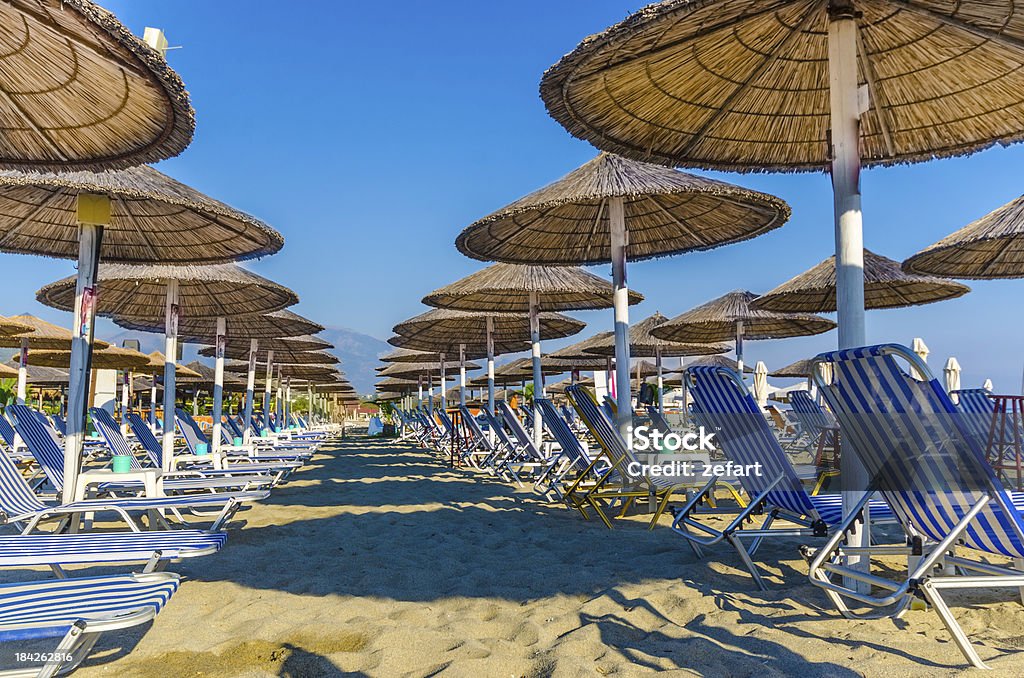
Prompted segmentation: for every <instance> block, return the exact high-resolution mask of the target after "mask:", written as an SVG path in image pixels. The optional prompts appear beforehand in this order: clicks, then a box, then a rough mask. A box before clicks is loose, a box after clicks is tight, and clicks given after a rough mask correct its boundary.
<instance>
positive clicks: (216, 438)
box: [210, 318, 228, 452]
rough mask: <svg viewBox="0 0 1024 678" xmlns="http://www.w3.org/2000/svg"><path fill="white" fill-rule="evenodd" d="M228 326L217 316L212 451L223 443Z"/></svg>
mask: <svg viewBox="0 0 1024 678" xmlns="http://www.w3.org/2000/svg"><path fill="white" fill-rule="evenodd" d="M227 332H228V327H227V321H226V320H225V319H224V318H217V339H216V341H215V342H214V344H213V350H214V363H213V433H212V436H213V449H212V450H210V451H211V452H216V451H218V450H220V445H221V427H222V426H223V424H221V421H220V420H221V415H222V414H223V411H224V351H225V350H226V349H227V342H228V337H227Z"/></svg>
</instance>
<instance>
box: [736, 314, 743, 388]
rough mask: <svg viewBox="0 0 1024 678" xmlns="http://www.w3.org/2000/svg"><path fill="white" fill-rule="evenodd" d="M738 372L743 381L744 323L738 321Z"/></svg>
mask: <svg viewBox="0 0 1024 678" xmlns="http://www.w3.org/2000/svg"><path fill="white" fill-rule="evenodd" d="M736 371H737V372H739V374H740V379H743V321H742V320H737V321H736Z"/></svg>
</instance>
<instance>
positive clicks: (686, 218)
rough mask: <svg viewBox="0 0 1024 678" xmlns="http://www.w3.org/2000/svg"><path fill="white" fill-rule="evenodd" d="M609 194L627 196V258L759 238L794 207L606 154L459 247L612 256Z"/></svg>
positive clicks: (515, 256) (525, 258)
mask: <svg viewBox="0 0 1024 678" xmlns="http://www.w3.org/2000/svg"><path fill="white" fill-rule="evenodd" d="M611 198H621V199H622V201H623V208H624V210H625V224H626V229H627V230H628V232H629V254H628V258H629V260H630V261H637V260H641V259H650V258H652V257H657V256H663V255H667V254H675V253H681V252H691V251H696V250H708V249H712V248H714V247H719V246H721V245H726V244H728V243H733V242H739V241H741V240H746V239H748V238H754V237H756V236H758V235H761V234H762V233H764V232H766V231H769V230H771V229H773V228H778V227H779V226H782V224H784V223H786V220H787V219H789V214H790V211H789V207H788V206H787V205H786V203H785V202H783V201H782V200H780V199H779V198H776V197H774V196H771V195H767V194H765V193H758V192H757V191H751V190H748V189H745V188H740V187H739V186H733V185H731V184H727V183H724V182H721V181H715V180H713V179H707V178H705V177H699V176H695V175H692V174H684V173H683V172H679V171H677V170H674V169H668V168H665V167H661V166H658V165H652V164H649V163H645V162H637V161H635V160H628V159H626V158H623V157H620V156H616V155H610V154H607V153H602V154H600V155H599V156H597V157H596V158H594V159H593V160H591V161H590V162H588V163H586V164H585V165H583V166H582V167H579V168H578V169H576V170H574V171H572V172H570V173H569V174H567V175H566V176H564V177H562V178H561V179H559V180H558V181H556V182H554V183H552V184H550V185H549V186H546V187H544V188H542V189H540V190H539V191H536V192H534V193H531V194H530V195H528V196H526V197H524V198H521V199H520V200H517V201H516V202H514V203H512V204H511V205H509V206H508V207H505V208H504V209H501V210H499V211H497V212H495V213H493V214H491V215H489V216H487V217H484V218H483V219H481V220H480V221H477V222H476V223H474V224H472V225H471V226H469V227H468V228H467V229H466V230H464V231H463V232H462V233H461V234H459V237H458V239H457V240H456V241H455V246H456V247H458V249H459V251H460V252H462V253H463V254H465V255H466V256H469V257H472V258H474V259H483V260H491V261H505V262H510V263H520V264H554V265H573V264H583V265H587V264H598V263H603V262H608V261H610V260H611V230H612V229H611V225H610V217H609V209H608V201H609V199H611Z"/></svg>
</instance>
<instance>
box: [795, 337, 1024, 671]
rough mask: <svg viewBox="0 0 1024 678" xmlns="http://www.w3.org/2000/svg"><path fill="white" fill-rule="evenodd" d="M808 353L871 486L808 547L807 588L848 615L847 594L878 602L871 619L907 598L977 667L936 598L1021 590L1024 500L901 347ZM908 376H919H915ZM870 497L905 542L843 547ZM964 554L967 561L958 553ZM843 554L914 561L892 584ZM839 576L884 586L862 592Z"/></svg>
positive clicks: (920, 364)
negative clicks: (826, 377)
mask: <svg viewBox="0 0 1024 678" xmlns="http://www.w3.org/2000/svg"><path fill="white" fill-rule="evenodd" d="M815 360H816V362H820V363H827V364H830V365H831V366H832V370H833V383H832V384H825V383H818V388H819V389H821V391H822V393H823V395H824V397H825V400H826V401H827V402H828V404H829V406H830V407H831V409H832V411H833V412H834V413H835V414H836V417H837V418H838V420H839V423H840V426H842V429H843V432H844V435H845V439H846V440H845V445H846V447H847V449H848V450H849V452H850V453H852V454H856V455H857V458H858V459H859V460H860V461H861V462H862V463H863V465H864V467H865V468H866V470H867V472H868V476H869V477H870V478H871V482H870V485H869V487H867V488H865V489H867V490H868V492H867V493H866V496H865V498H864V499H863V500H862V501H861V502H860V505H858V507H857V509H855V510H854V511H852V512H851V513H850V515H849V516H847V517H846V519H845V520H844V521H843V522H842V523H841V524H840V525H839V526H838V529H837V530H836V532H835V534H834V535H833V537H832V539H830V540H829V541H828V543H827V544H826V545H825V546H824V547H822V548H821V549H819V550H817V551H814V550H811V549H807V550H806V556H807V558H808V560H809V561H810V578H811V583H813V584H815V585H816V586H819V587H821V588H822V589H824V590H825V592H826V593H827V594H828V596H829V598H830V599H831V600H832V602H833V603H835V605H836V606H837V607H838V609H839V610H840V612H841V613H842V614H843V615H844V616H847V617H855V616H857V615H856V614H855V613H854V612H853V611H852V610H851V609H850V608H849V607H848V604H847V601H854V602H856V603H859V604H860V605H865V606H869V607H872V608H876V611H875V612H874V613H873V614H872V615H870V616H879V615H882V614H888V615H891V616H899V615H900V614H901V613H902V612H903V611H904V610H905V609H906V608H907V607H908V606H909V605H910V603H911V601H912V600H913V599H914V598H915V597H923V598H924V599H925V600H926V601H927V602H928V603H929V604H930V606H931V608H932V609H934V610H935V612H936V613H937V614H938V615H939V617H940V619H941V620H942V623H943V624H944V625H945V627H946V629H947V630H948V631H949V633H950V634H951V635H952V637H953V640H954V642H955V643H956V645H957V647H958V648H959V649H960V651H961V652H962V653H963V655H964V657H966V658H967V660H968V661H969V662H970V663H971V664H972V665H973V666H976V667H979V668H985V664H984V663H983V662H982V660H981V657H980V656H979V655H978V653H977V651H976V650H975V648H974V647H973V646H972V645H971V642H970V640H969V639H968V638H967V634H966V633H964V630H963V629H962V628H961V627H960V625H959V624H958V623H957V621H956V619H955V618H954V617H953V614H952V612H951V611H950V609H949V607H948V604H947V602H946V600H945V599H944V597H943V594H944V592H946V591H948V590H951V589H952V590H956V589H965V588H974V589H980V588H1011V589H1014V592H1015V593H1018V594H1019V592H1020V587H1022V586H1024V518H1022V515H1021V505H1022V504H1024V496H1022V495H1020V494H1019V493H1018V494H1011V493H1009V492H1007V491H1006V490H1004V489H1003V487H1002V485H1001V484H1000V482H999V479H998V478H997V477H996V475H995V472H994V471H993V470H992V468H991V467H989V465H988V464H987V463H986V462H985V456H984V452H983V450H982V448H981V447H980V445H979V443H978V439H977V437H976V436H975V435H974V434H973V433H972V432H971V431H970V429H969V427H968V425H967V424H966V423H965V421H964V417H963V416H962V414H960V413H959V411H958V410H957V409H956V407H955V406H954V405H953V403H952V401H950V399H949V396H947V395H946V393H945V391H944V389H943V388H942V385H941V384H939V382H938V381H937V380H936V379H934V378H933V377H932V376H931V373H930V372H929V370H928V366H927V365H926V364H925V363H924V361H922V360H921V359H920V358H919V357H918V356H917V354H915V353H914V352H913V351H911V350H910V349H908V348H906V347H904V346H898V345H895V344H887V345H881V346H868V347H864V348H855V349H849V350H843V351H838V352H833V353H825V354H822V355H820V356H818V357H817V358H816V359H815ZM897 360H899V362H897ZM901 363H906V364H908V365H909V367H910V368H911V369H904V368H902V367H901ZM915 372H916V373H917V374H919V375H921V376H922V378H921V379H917V378H915V377H912V376H911V374H912V373H915ZM816 381H818V382H821V380H820V379H816ZM873 494H880V495H881V496H882V497H884V498H885V500H886V502H887V503H888V504H889V505H890V506H891V507H892V511H893V513H894V514H895V516H896V518H897V519H898V520H899V522H900V524H901V525H902V526H903V529H904V531H905V532H906V534H907V537H908V540H909V546H907V547H899V548H897V547H879V546H875V545H871V546H866V547H862V548H858V549H853V548H848V547H846V546H845V545H844V544H843V541H844V539H845V537H846V532H847V530H848V529H849V528H850V527H851V526H852V525H853V524H854V522H855V521H856V520H857V519H858V518H859V513H860V508H861V507H862V506H863V505H865V503H866V502H867V501H868V499H869V498H870V497H871V496H872V495H873ZM870 512H871V514H873V513H874V508H872V509H871V510H870ZM872 517H873V515H872ZM965 550H969V551H970V555H971V557H968V556H967V555H963V554H962V552H963V551H965ZM852 553H858V554H862V555H870V554H875V555H881V554H884V553H888V554H891V555H901V554H905V555H908V556H912V557H914V558H919V560H917V562H916V564H914V563H912V565H911V567H910V571H909V572H908V574H907V577H906V578H905V579H904V580H903V581H902V582H897V581H894V580H893V579H890V578H888V577H882V576H878V575H875V574H869V573H865V572H861V571H858V570H854V569H852V568H850V567H848V566H846V565H844V564H843V561H842V556H844V555H847V554H852ZM981 555H985V556H1001V557H1009V558H1011V559H1013V563H1014V564H1013V565H1012V566H1011V565H996V564H993V563H991V562H990V561H988V560H987V559H982V558H981V557H979V556H981ZM840 576H842V577H845V578H847V579H855V580H857V581H862V582H866V583H867V584H870V585H872V586H873V587H874V588H875V590H876V591H877V590H880V591H881V592H880V593H863V592H860V591H858V590H857V589H855V588H853V587H849V586H847V585H846V584H844V583H843V582H841V581H840V580H839V577H840Z"/></svg>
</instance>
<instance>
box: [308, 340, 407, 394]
mask: <svg viewBox="0 0 1024 678" xmlns="http://www.w3.org/2000/svg"><path fill="white" fill-rule="evenodd" d="M317 336H320V337H323V338H324V339H326V340H327V341H329V342H331V343H332V344H334V348H333V349H332V350H331V353H333V354H334V355H336V356H338V359H339V360H341V368H342V370H344V372H345V375H346V376H347V377H348V379H349V381H351V382H352V385H353V386H355V388H356V392H358V393H359V394H360V395H365V394H370V393H373V384H374V382H375V381H376V377H377V373H376V372H374V371H373V368H375V367H377V366H378V365H379V364H380V361H379V360H378V356H380V355H382V354H384V353H387V352H388V351H390V350H392V349H393V348H394V347H393V346H391V345H390V344H388V343H387V342H384V341H381V340H380V339H377V338H376V337H371V336H370V335H368V334H362V333H360V332H356V331H355V330H350V329H347V328H344V327H328V328H327V329H326V330H324V331H323V332H320V333H319V334H318V335H317Z"/></svg>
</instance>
